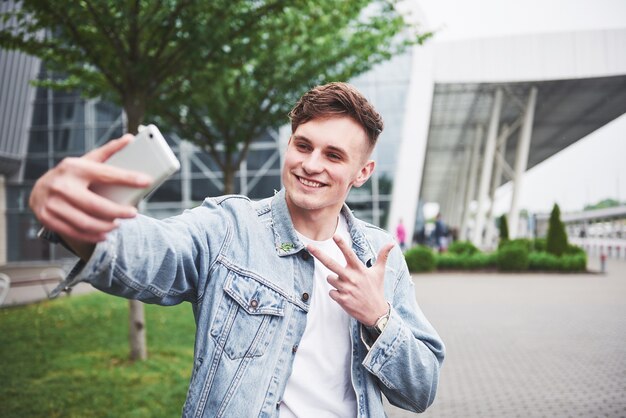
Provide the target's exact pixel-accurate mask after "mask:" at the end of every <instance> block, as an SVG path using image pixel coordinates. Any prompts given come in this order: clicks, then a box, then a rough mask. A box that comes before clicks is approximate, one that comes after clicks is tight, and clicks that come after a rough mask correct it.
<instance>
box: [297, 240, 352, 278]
mask: <svg viewBox="0 0 626 418" xmlns="http://www.w3.org/2000/svg"><path fill="white" fill-rule="evenodd" d="M306 249H307V250H308V251H309V252H310V253H311V254H312V255H313V257H315V258H317V259H318V260H319V261H320V263H322V264H323V265H325V266H326V268H327V269H328V270H330V271H332V272H333V273H335V274H339V275H341V273H342V272H343V270H344V267H343V266H342V265H341V264H339V263H338V262H336V261H335V260H333V259H332V258H330V257H329V256H328V255H326V254H324V252H323V251H322V250H320V249H319V248H317V247H315V246H314V245H310V244H309V245H307V247H306Z"/></svg>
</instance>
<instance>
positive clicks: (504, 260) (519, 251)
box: [497, 241, 528, 271]
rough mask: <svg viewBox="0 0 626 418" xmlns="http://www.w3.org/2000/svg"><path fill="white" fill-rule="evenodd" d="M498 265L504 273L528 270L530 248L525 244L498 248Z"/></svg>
mask: <svg viewBox="0 0 626 418" xmlns="http://www.w3.org/2000/svg"><path fill="white" fill-rule="evenodd" d="M509 242H510V243H514V241H509ZM497 264H498V269H500V270H502V271H521V270H528V248H527V247H526V245H525V244H523V243H517V244H509V245H503V246H502V247H500V248H498V252H497Z"/></svg>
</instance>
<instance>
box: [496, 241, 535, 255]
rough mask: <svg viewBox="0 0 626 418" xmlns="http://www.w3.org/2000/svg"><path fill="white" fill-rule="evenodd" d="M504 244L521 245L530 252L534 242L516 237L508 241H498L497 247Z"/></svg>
mask: <svg viewBox="0 0 626 418" xmlns="http://www.w3.org/2000/svg"><path fill="white" fill-rule="evenodd" d="M505 246H521V247H524V248H526V250H527V251H528V252H531V251H532V250H533V247H534V243H533V241H532V240H529V239H527V238H517V239H512V240H508V241H500V243H499V244H498V248H502V247H505Z"/></svg>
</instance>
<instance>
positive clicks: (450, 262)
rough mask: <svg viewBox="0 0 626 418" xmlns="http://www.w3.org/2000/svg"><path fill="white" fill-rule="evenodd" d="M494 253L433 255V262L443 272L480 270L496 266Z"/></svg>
mask: <svg viewBox="0 0 626 418" xmlns="http://www.w3.org/2000/svg"><path fill="white" fill-rule="evenodd" d="M496 258H497V257H496V253H489V254H485V253H480V252H477V253H475V254H455V253H450V252H447V253H441V254H435V262H436V265H437V268H438V269H443V270H480V269H486V268H490V267H495V266H496Z"/></svg>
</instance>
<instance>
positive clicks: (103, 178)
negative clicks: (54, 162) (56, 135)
mask: <svg viewBox="0 0 626 418" xmlns="http://www.w3.org/2000/svg"><path fill="white" fill-rule="evenodd" d="M59 169H60V170H61V172H62V173H67V172H73V173H76V174H78V175H79V176H80V177H81V178H84V179H85V180H87V181H88V182H89V183H100V184H117V185H120V186H130V187H147V186H149V185H150V184H151V183H152V178H150V176H147V175H146V174H143V173H140V172H137V171H132V170H124V169H122V168H118V167H112V166H110V165H106V164H102V163H100V162H97V161H93V160H90V159H87V158H85V157H83V158H66V159H65V160H63V161H62V162H61V164H60V165H59Z"/></svg>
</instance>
